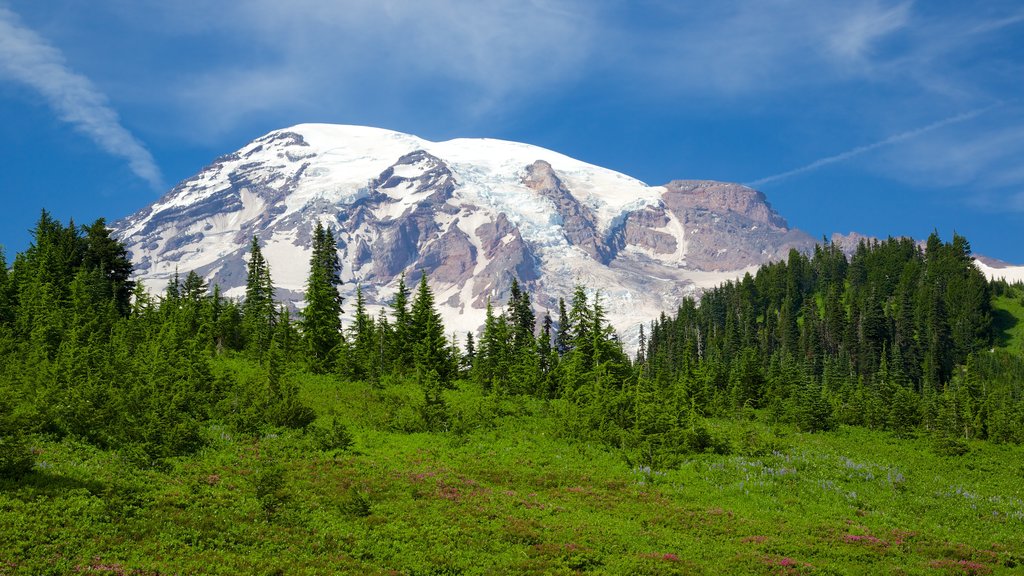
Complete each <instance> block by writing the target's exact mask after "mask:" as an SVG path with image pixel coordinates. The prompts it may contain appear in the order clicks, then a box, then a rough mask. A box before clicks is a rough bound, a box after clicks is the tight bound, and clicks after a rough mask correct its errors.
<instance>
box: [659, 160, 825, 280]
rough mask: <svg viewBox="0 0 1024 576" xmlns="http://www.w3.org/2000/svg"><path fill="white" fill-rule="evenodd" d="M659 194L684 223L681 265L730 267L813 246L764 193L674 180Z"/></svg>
mask: <svg viewBox="0 0 1024 576" xmlns="http://www.w3.org/2000/svg"><path fill="white" fill-rule="evenodd" d="M664 198H665V205H666V206H667V207H668V208H669V210H671V211H672V213H673V214H675V215H676V217H677V218H679V219H680V221H682V222H683V223H684V225H685V228H686V238H687V264H688V265H690V266H693V267H695V268H698V269H701V270H735V269H738V268H742V267H744V266H748V265H749V263H750V262H768V261H772V260H779V259H783V258H785V257H786V255H787V254H788V253H789V251H790V250H791V249H794V248H795V249H797V250H802V251H807V250H810V249H812V248H813V247H814V240H813V239H812V238H811V237H810V236H808V235H807V234H805V233H803V232H801V231H799V230H790V229H789V226H788V225H787V224H786V221H785V219H783V218H782V217H781V216H779V214H778V213H776V212H775V211H774V210H773V209H772V207H771V206H770V205H769V204H768V202H767V200H766V199H765V197H764V194H762V193H760V192H758V191H757V190H753V189H751V188H748V187H746V186H741V185H739V184H728V183H724V182H711V181H706V180H674V181H672V182H669V183H668V184H666V185H665V195H664Z"/></svg>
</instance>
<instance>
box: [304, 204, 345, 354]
mask: <svg viewBox="0 0 1024 576" xmlns="http://www.w3.org/2000/svg"><path fill="white" fill-rule="evenodd" d="M333 239H334V236H333V235H332V234H331V233H330V232H329V231H326V230H324V227H323V225H322V224H321V223H320V222H317V224H316V229H315V230H314V233H313V255H312V257H311V258H310V262H309V266H310V270H309V279H308V280H307V281H306V307H305V308H304V309H303V310H302V335H303V338H304V340H305V345H306V353H307V358H308V360H309V367H310V369H311V370H312V371H313V372H316V373H325V372H329V371H331V370H332V369H333V368H334V367H335V364H336V363H337V359H338V355H339V353H340V349H341V345H342V342H343V335H342V332H341V312H342V310H341V303H342V301H341V296H340V294H339V293H338V285H339V284H340V282H341V280H340V278H339V274H340V264H339V262H338V252H337V246H336V245H335V242H334V240H333Z"/></svg>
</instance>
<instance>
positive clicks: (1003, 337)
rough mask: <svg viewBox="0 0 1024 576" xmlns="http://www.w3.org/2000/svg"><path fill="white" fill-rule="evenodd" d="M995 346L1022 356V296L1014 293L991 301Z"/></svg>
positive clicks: (1023, 322) (1023, 300)
mask: <svg viewBox="0 0 1024 576" xmlns="http://www.w3.org/2000/svg"><path fill="white" fill-rule="evenodd" d="M992 312H993V328H994V329H995V332H996V345H997V346H998V347H1000V348H1003V349H1005V350H1008V351H1010V352H1014V353H1017V354H1024V296H1022V295H1020V293H1018V292H1016V291H1014V292H1011V293H1009V294H1004V295H1002V296H998V297H996V298H993V299H992Z"/></svg>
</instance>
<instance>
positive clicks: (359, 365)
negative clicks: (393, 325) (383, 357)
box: [350, 286, 377, 379]
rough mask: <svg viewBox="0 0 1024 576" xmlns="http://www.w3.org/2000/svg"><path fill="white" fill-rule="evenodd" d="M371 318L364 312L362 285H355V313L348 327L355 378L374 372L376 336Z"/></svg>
mask: <svg viewBox="0 0 1024 576" xmlns="http://www.w3.org/2000/svg"><path fill="white" fill-rule="evenodd" d="M375 332H376V331H375V330H374V326H373V318H372V317H371V316H370V315H369V314H368V313H367V312H366V300H365V298H364V297H363V287H362V286H356V315H355V319H354V322H353V325H352V327H351V329H350V334H351V338H352V364H353V366H352V373H353V375H354V377H355V378H356V379H367V378H370V377H371V375H372V374H373V372H374V364H375V362H374V360H375V359H376V348H377V336H376V334H375Z"/></svg>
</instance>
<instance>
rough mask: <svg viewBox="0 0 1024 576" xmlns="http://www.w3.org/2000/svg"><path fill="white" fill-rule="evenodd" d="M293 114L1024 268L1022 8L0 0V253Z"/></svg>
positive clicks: (935, 2)
mask: <svg viewBox="0 0 1024 576" xmlns="http://www.w3.org/2000/svg"><path fill="white" fill-rule="evenodd" d="M211 5H212V6H211ZM301 122H335V123H346V124H364V125H371V126H380V127H384V128H390V129H394V130H399V131H403V132H409V133H413V134H417V135H419V136H421V137H424V138H428V139H431V140H444V139H448V138H454V137H471V136H482V137H493V138H505V139H510V140H518V141H523V142H529V143H531V144H536V145H540V146H544V147H547V148H551V149H554V150H558V151H560V152H563V153H565V154H568V155H570V156H574V157H576V158H579V159H581V160H585V161H588V162H592V163H595V164H599V165H603V166H607V167H609V168H612V169H615V170H619V171H621V172H625V173H627V174H629V175H631V176H634V177H637V178H639V179H641V180H643V181H645V182H647V183H649V184H662V183H664V182H666V181H668V180H671V179H675V178H708V179H716V180H725V181H732V182H742V183H749V184H752V185H754V186H755V187H757V188H758V189H760V190H762V191H763V192H765V194H767V195H768V198H769V200H770V201H771V202H772V204H773V205H774V206H775V207H776V209H778V211H779V212H780V213H781V214H782V215H783V216H784V217H786V218H787V219H788V220H789V222H790V225H792V226H795V227H798V228H801V229H803V230H805V231H807V232H809V233H811V234H812V235H814V236H819V237H820V236H822V235H827V234H831V233H832V232H849V231H857V232H861V233H864V234H870V235H877V236H883V237H884V236H886V235H902V234H908V235H914V236H918V237H923V236H925V235H927V234H928V233H930V232H931V231H932V230H933V229H938V230H939V232H940V233H941V234H943V235H944V236H946V237H948V236H949V235H950V234H951V233H952V232H953V231H954V230H956V231H958V232H960V233H961V234H963V235H965V236H967V238H968V239H969V240H970V241H971V243H972V246H973V248H974V249H975V251H976V252H978V253H982V254H985V255H988V256H992V257H996V258H1001V259H1004V260H1008V261H1010V262H1014V263H1024V241H1022V240H1024V5H1021V4H1020V2H1019V0H1017V1H1006V2H1000V1H987V2H986V1H981V2H972V3H965V2H945V1H941V0H929V1H927V2H925V1H923V0H922V1H918V2H911V1H902V2H890V1H884V0H877V1H867V0H864V1H862V0H849V1H847V2H819V1H814V0H764V1H759V2H734V1H729V0H720V1H716V2H707V1H702V2H687V1H682V0H678V1H657V0H649V1H644V0H634V1H627V0H493V1H490V2H477V1H471V0H437V1H426V0H418V1H412V0H409V1H397V0H391V1H389V0H348V1H345V2H323V1H322V0H290V1H289V2H281V1H279V0H245V1H239V2H220V3H209V2H200V1H198V0H175V1H173V2H168V1H167V0H161V1H159V2H157V1H149V0H132V1H128V0H93V1H91V2H79V1H75V0H47V1H46V2H38V1H36V0H32V1H15V0H0V157H2V158H3V159H4V161H3V174H2V176H3V178H2V180H0V193H2V194H3V199H4V203H5V208H4V210H2V211H0V245H3V246H4V247H5V248H6V249H7V252H8V258H10V256H11V254H12V253H13V252H15V251H19V250H22V249H24V248H25V247H26V246H27V244H28V241H29V238H28V233H27V229H28V228H30V227H31V226H32V224H33V222H34V221H35V219H36V218H37V216H38V213H39V210H40V209H41V208H44V207H45V208H47V209H48V210H50V211H51V212H53V213H54V214H55V215H56V216H58V217H59V218H61V219H62V220H66V219H67V218H69V217H74V218H76V220H78V221H79V222H86V221H92V220H93V219H95V218H97V217H100V216H105V217H107V218H108V219H111V220H113V219H116V218H119V217H122V216H125V215H127V214H130V213H132V212H134V211H136V210H138V209H140V208H142V207H144V206H146V205H148V204H150V203H152V202H153V201H155V200H156V199H157V198H159V196H160V195H161V194H163V193H164V192H165V191H166V190H167V189H169V187H170V186H173V185H174V184H175V183H176V182H178V181H179V180H182V179H184V178H187V177H189V176H191V175H192V174H194V173H195V172H197V171H198V170H199V169H201V168H202V167H203V166H205V165H206V164H207V163H209V161H211V160H212V159H213V158H215V157H216V156H219V155H221V154H224V153H228V152H231V151H233V150H235V149H237V148H239V147H240V146H242V145H243V144H245V143H246V142H248V141H249V140H251V139H253V138H256V137H258V136H260V135H262V134H264V133H266V132H268V131H270V130H273V129H275V128H280V127H284V126H288V125H292V124H297V123H301Z"/></svg>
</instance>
